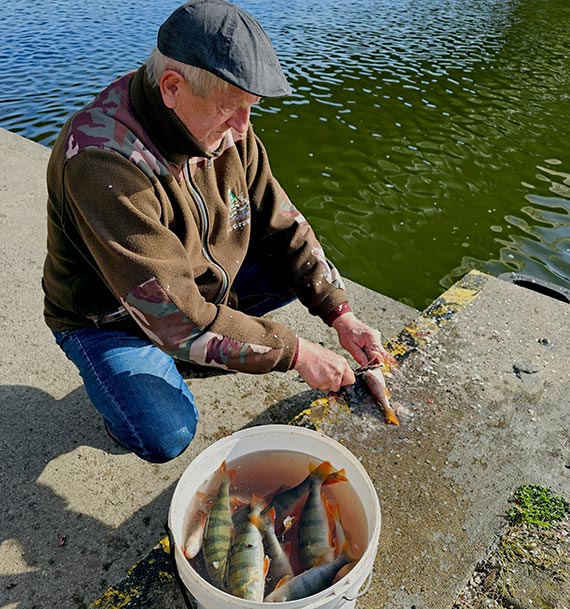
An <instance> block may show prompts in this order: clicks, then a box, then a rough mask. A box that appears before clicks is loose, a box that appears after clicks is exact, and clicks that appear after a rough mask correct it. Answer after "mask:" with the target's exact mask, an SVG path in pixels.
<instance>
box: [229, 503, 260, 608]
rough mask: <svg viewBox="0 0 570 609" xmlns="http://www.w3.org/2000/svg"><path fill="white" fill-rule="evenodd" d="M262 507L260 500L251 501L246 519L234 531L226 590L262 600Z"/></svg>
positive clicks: (243, 596)
mask: <svg viewBox="0 0 570 609" xmlns="http://www.w3.org/2000/svg"><path fill="white" fill-rule="evenodd" d="M262 507H263V503H261V501H260V500H257V501H253V502H252V507H251V513H250V516H249V519H248V520H246V521H245V522H244V523H243V524H242V525H241V526H240V528H239V529H238V531H236V534H235V537H234V539H233V542H232V545H231V548H230V552H229V557H228V578H227V586H228V591H229V592H230V594H233V595H234V596H237V597H239V598H243V599H247V600H254V601H262V600H263V593H264V588H265V575H266V573H267V567H268V561H267V559H266V557H265V548H264V545H263V535H262V533H261V530H260V528H261V521H260V517H259V514H260V512H261V509H262Z"/></svg>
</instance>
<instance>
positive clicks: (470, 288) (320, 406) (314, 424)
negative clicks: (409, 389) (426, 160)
mask: <svg viewBox="0 0 570 609" xmlns="http://www.w3.org/2000/svg"><path fill="white" fill-rule="evenodd" d="M488 280H489V276H488V275H485V274H484V273H480V272H479V271H471V272H470V273H467V275H465V276H464V277H463V278H462V279H460V280H459V281H458V282H457V283H456V284H454V285H453V286H451V287H450V288H449V289H448V290H446V291H445V292H444V293H443V294H442V295H441V296H440V297H439V298H436V299H435V300H434V301H433V303H432V304H431V305H430V306H428V307H427V308H426V309H425V310H424V311H423V312H422V313H421V315H420V316H419V317H418V318H417V319H416V320H414V321H412V322H411V323H410V324H408V325H407V326H406V327H405V328H404V329H403V330H402V331H401V332H399V333H398V334H397V335H396V336H394V337H393V338H390V339H389V340H388V341H386V343H385V344H384V347H385V348H386V350H387V351H388V352H389V353H390V354H391V355H392V356H393V357H394V359H395V360H396V361H397V362H398V363H401V362H403V361H404V360H405V359H406V358H407V357H409V356H410V355H411V354H412V353H414V352H415V351H417V350H418V349H419V348H420V347H422V346H424V345H425V344H426V343H427V342H428V340H429V339H430V338H431V337H433V336H434V334H436V333H437V332H439V330H440V329H441V327H442V326H444V325H445V324H446V323H447V322H449V320H450V319H452V318H453V317H454V316H455V315H456V314H457V313H458V312H459V311H461V310H462V309H464V308H465V307H466V306H468V305H469V304H471V303H472V302H473V301H474V300H475V299H476V298H477V296H478V295H479V294H480V293H481V291H482V290H483V288H484V287H485V285H486V283H487V281H488ZM323 400H325V402H323ZM327 400H328V398H319V399H317V400H315V401H314V402H313V403H312V404H311V405H310V406H309V408H306V409H305V410H303V411H302V412H300V413H299V414H298V415H297V416H295V417H294V418H293V419H292V420H291V422H290V424H291V425H299V426H302V427H310V428H313V429H316V430H317V431H318V430H320V429H322V428H323V427H324V423H325V422H326V424H327V427H328V426H329V425H330V424H332V421H333V418H334V412H333V411H332V410H331V408H330V404H329V403H328V402H327ZM344 404H345V408H346V410H348V411H350V408H349V406H348V404H346V402H345V403H344ZM337 412H338V411H337Z"/></svg>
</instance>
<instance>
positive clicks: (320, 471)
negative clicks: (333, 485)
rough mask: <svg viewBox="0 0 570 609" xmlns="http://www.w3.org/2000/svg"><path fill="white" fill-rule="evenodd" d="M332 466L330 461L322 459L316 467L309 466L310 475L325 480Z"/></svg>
mask: <svg viewBox="0 0 570 609" xmlns="http://www.w3.org/2000/svg"><path fill="white" fill-rule="evenodd" d="M333 469H334V468H333V466H332V463H331V462H330V461H323V462H322V463H320V464H319V465H317V466H316V467H310V470H309V471H310V475H311V477H312V478H317V479H319V480H325V479H326V478H327V476H328V475H329V474H330V473H331V472H332V471H333Z"/></svg>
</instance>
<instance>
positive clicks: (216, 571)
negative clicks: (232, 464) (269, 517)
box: [202, 461, 233, 590]
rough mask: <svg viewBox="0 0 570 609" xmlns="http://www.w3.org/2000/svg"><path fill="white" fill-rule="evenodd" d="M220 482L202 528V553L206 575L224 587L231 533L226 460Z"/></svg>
mask: <svg viewBox="0 0 570 609" xmlns="http://www.w3.org/2000/svg"><path fill="white" fill-rule="evenodd" d="M220 471H221V472H222V482H221V484H220V488H219V490H218V494H217V497H216V499H215V501H214V504H213V506H212V509H211V510H210V513H209V514H208V519H207V521H206V526H205V529H204V539H203V543H202V553H203V556H204V563H205V565H206V571H207V573H208V577H209V578H210V581H211V582H212V584H213V585H214V586H216V587H217V588H219V589H220V590H224V589H225V584H226V565H227V560H228V552H229V549H230V545H231V540H232V534H233V523H232V512H231V506H230V476H229V474H228V472H227V471H226V462H225V461H224V462H223V463H222V465H221V466H220Z"/></svg>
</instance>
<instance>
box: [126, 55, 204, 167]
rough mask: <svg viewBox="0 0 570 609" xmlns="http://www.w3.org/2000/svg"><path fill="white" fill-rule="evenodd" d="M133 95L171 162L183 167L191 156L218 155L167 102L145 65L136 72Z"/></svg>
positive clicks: (151, 133)
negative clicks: (147, 73) (208, 150)
mask: <svg viewBox="0 0 570 609" xmlns="http://www.w3.org/2000/svg"><path fill="white" fill-rule="evenodd" d="M129 94H130V101H131V106H132V109H133V112H134V114H135V116H136V118H137V119H138V120H139V121H140V123H141V125H142V126H143V127H144V129H145V130H146V132H147V133H148V134H149V136H150V138H151V139H152V141H153V143H154V144H155V145H156V147H157V148H158V149H159V150H160V152H161V153H162V154H163V155H164V157H165V158H166V159H167V160H168V161H170V162H172V163H174V164H175V165H178V166H182V165H183V164H184V162H185V161H186V160H187V159H188V158H189V157H199V158H204V159H209V158H212V157H213V156H215V155H213V154H211V153H208V152H206V151H205V150H204V149H203V148H202V147H201V146H200V144H199V143H198V141H197V140H196V139H195V138H194V136H193V135H192V134H191V133H190V131H188V129H186V127H185V126H184V124H183V123H182V121H181V120H180V119H179V118H178V117H177V116H176V114H175V112H174V111H173V110H171V109H170V108H167V107H166V106H165V105H164V102H163V101H162V95H161V94H160V89H159V88H158V87H156V86H154V85H151V84H150V82H149V80H148V78H147V76H146V70H145V66H144V65H143V66H141V67H140V68H139V69H138V70H137V71H136V72H135V73H134V75H133V78H132V80H131V84H130V90H129Z"/></svg>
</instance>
